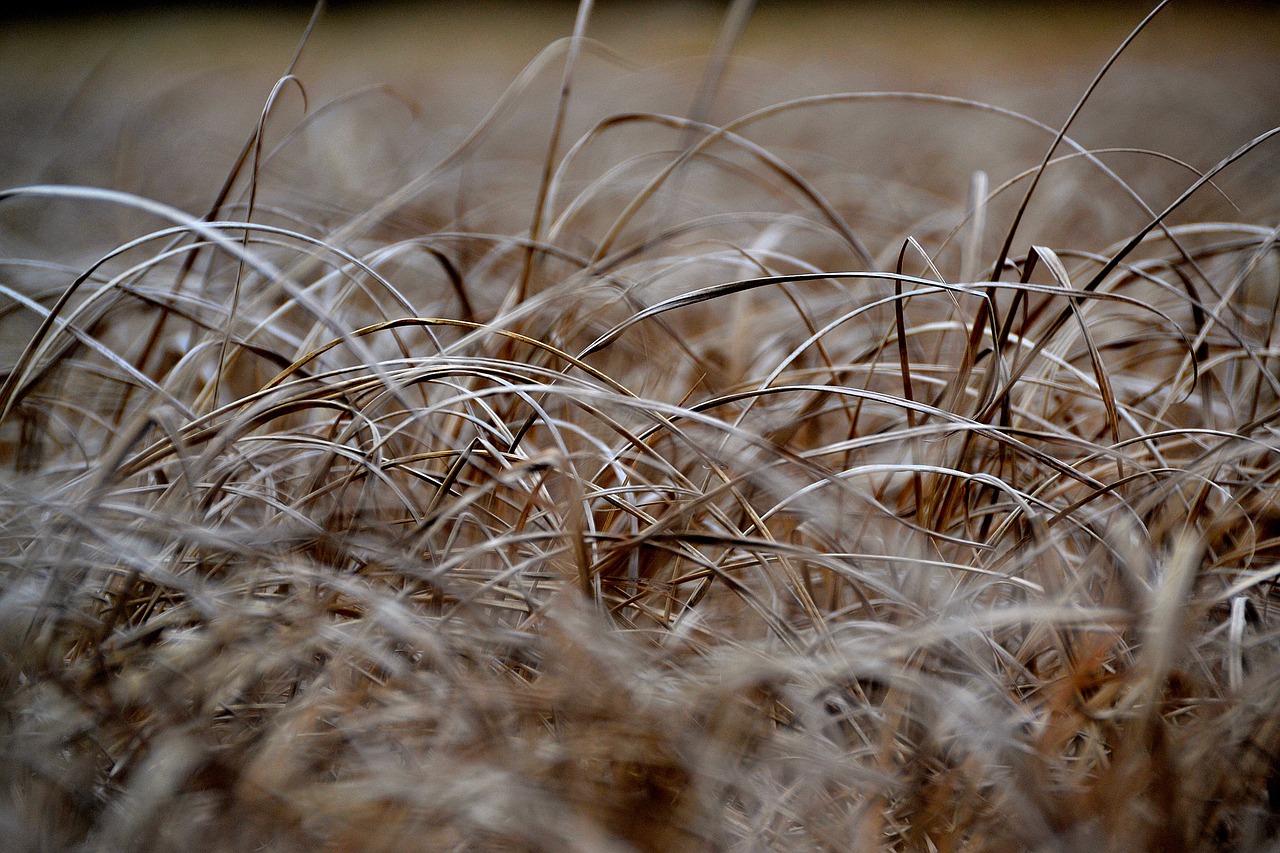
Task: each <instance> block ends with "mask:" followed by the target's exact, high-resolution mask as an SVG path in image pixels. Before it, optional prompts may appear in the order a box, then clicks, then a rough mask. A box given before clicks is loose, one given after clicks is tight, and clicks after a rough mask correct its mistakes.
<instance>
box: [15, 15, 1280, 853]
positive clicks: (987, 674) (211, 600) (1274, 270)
mask: <svg viewBox="0 0 1280 853" xmlns="http://www.w3.org/2000/svg"><path fill="white" fill-rule="evenodd" d="M744 5H745V4H741V3H739V4H735V5H734V6H733V7H732V9H731V11H730V13H729V14H728V15H727V16H726V18H725V24H724V30H723V31H722V34H721V38H720V39H719V41H718V42H717V48H716V49H715V50H713V51H712V53H711V55H710V58H709V59H707V60H706V61H705V62H704V63H703V64H702V65H701V67H700V68H699V69H698V73H697V74H695V75H688V74H686V73H685V71H687V70H688V69H687V67H684V66H678V65H677V66H664V67H658V68H637V67H634V66H633V65H631V64H628V62H627V61H626V60H624V59H622V58H621V57H619V56H616V55H614V54H611V53H610V51H609V49H608V48H607V47H604V46H602V45H600V44H598V43H594V42H591V41H588V40H584V39H582V38H576V37H575V38H566V39H564V40H562V41H558V42H555V43H553V44H551V45H550V46H548V47H547V49H546V51H545V52H544V53H543V54H542V55H541V56H540V57H539V58H538V59H537V60H535V62H534V63H532V64H531V65H530V66H529V69H528V70H527V71H526V72H525V73H524V74H522V75H521V76H519V77H518V78H517V79H516V80H515V82H514V83H513V84H512V86H511V88H510V90H509V91H508V93H507V94H506V95H504V96H503V97H502V99H501V100H499V101H498V103H497V105H496V106H495V107H494V109H493V110H492V112H491V113H490V114H489V115H488V116H487V117H485V118H483V120H481V121H479V123H478V124H476V125H475V126H474V128H472V129H469V130H468V131H467V133H466V134H465V135H464V134H460V133H457V132H454V131H452V130H447V131H446V132H440V133H435V134H434V135H432V134H430V133H427V132H426V131H425V130H424V128H432V127H434V126H435V125H433V122H432V116H431V115H424V114H423V113H422V112H421V111H418V110H417V107H416V106H415V103H414V102H413V101H412V100H411V99H410V98H408V97H407V96H406V95H405V94H404V93H403V92H402V91H400V90H397V89H375V90H368V91H365V92H363V93H358V94H356V95H353V96H351V97H341V98H336V99H334V100H332V101H330V102H326V103H316V102H314V101H313V102H309V103H308V104H307V109H306V111H305V113H304V112H303V111H302V109H301V103H302V99H301V98H300V97H299V90H300V89H302V88H305V86H306V85H307V80H305V79H302V80H299V79H298V78H297V77H295V76H293V75H292V72H293V70H295V69H293V68H292V67H290V68H289V69H288V71H287V72H286V73H285V74H284V75H283V76H282V77H281V79H280V83H279V84H278V86H277V87H276V88H275V89H273V90H272V91H271V95H270V97H267V98H265V99H264V100H262V101H260V102H259V109H260V110H261V112H262V116H263V119H262V121H261V122H260V123H259V124H258V125H257V126H256V127H254V126H252V124H250V125H249V126H245V127H243V128H239V129H236V130H235V132H239V133H243V134H244V135H247V142H246V143H245V144H244V147H243V149H241V150H240V152H239V153H240V156H239V157H238V158H237V157H235V155H234V152H233V153H232V155H231V156H230V157H228V158H226V159H225V160H219V161H217V162H213V161H212V160H210V161H193V160H192V159H191V158H188V159H181V158H180V157H177V155H173V156H168V157H167V158H166V156H165V154H164V152H166V151H170V150H173V151H177V150H179V149H182V148H183V146H184V145H185V144H187V143H186V142H184V140H187V139H189V135H188V134H189V132H191V133H194V132H199V131H198V129H197V126H196V125H192V126H191V129H188V128H187V126H185V125H184V124H183V121H185V120H186V118H187V117H189V116H192V115H193V113H194V111H192V110H190V109H188V110H187V112H183V111H182V110H181V109H178V108H177V106H176V104H177V101H175V100H170V101H168V102H166V104H167V106H166V105H164V104H162V105H161V107H159V108H155V110H154V111H152V112H147V113H145V115H146V116H147V121H150V122H152V123H151V124H147V123H146V122H142V121H140V122H135V123H134V124H132V125H129V124H126V125H124V126H123V129H122V130H119V131H118V132H117V134H116V135H115V136H114V137H113V138H112V139H111V140H109V143H110V144H109V145H108V146H107V147H109V148H111V150H110V152H109V156H103V149H102V147H99V148H94V147H93V141H92V140H90V139H88V138H87V137H90V136H92V134H91V133H88V132H87V131H88V128H87V127H76V126H71V127H67V128H64V130H65V132H66V133H67V134H68V135H69V136H70V137H71V138H74V139H76V140H78V142H77V144H78V145H80V146H81V147H80V149H79V150H81V151H82V152H83V157H82V159H80V160H78V161H76V162H75V163H73V164H72V165H73V166H74V168H72V167H71V166H66V167H64V168H65V169H66V170H69V171H70V172H72V173H74V172H75V171H76V169H79V170H80V174H81V175H84V174H85V173H89V174H87V176H85V177H83V178H82V179H81V180H78V182H77V183H74V184H68V183H52V182H50V181H48V180H44V181H42V182H40V183H38V184H34V185H29V186H25V187H16V188H12V189H6V190H2V191H0V311H2V312H3V313H2V314H0V336H2V337H0V355H2V356H3V365H2V368H3V374H0V462H3V470H4V473H3V475H2V477H0V685H2V686H0V703H2V704H3V715H0V791H2V792H3V794H2V795H0V838H2V839H3V840H4V842H5V843H4V849H6V850H12V851H37V850H40V851H44V850H48V851H53V850H76V851H99V850H101V851H187V850H217V851H248V850H260V849H261V850H271V851H313V850H324V851H375V850H377V851H384V850H385V851H407V850H424V851H445V850H459V851H461V850H474V851H481V850H545V851H564V850H576V851H590V852H591V853H596V851H627V850H640V851H685V850H688V851H695V850H725V851H730V850H744V851H745V850H779V851H782V850H788V851H809V850H830V851H847V850H868V851H870V850H880V849H885V850H922V851H924V850H976V851H1019V850H1035V851H1057V850H1061V851H1069V850H1070V851H1074V850H1114V851H1133V850H1161V851H1193V850H1195V851H1199V850H1241V849H1278V848H1277V846H1276V842H1275V841H1273V839H1274V838H1275V837H1276V832H1277V829H1278V828H1280V599H1278V598H1277V595H1276V590H1275V588H1274V582H1275V579H1276V577H1277V576H1280V503H1278V492H1277V489H1278V488H1280V450H1278V449H1277V448H1278V439H1280V435H1278V434H1277V420H1278V419H1280V374H1278V369H1277V367H1278V365H1280V340H1277V335H1278V334H1280V330H1278V329H1277V322H1276V315H1277V306H1278V304H1280V251H1278V249H1277V243H1276V241H1277V235H1278V233H1280V231H1278V229H1277V222H1278V221H1280V220H1278V219H1277V216H1278V214H1280V179H1277V176H1276V173H1277V171H1280V170H1277V168H1276V163H1277V150H1280V148H1278V146H1280V140H1277V139H1275V138H1273V137H1272V136H1271V132H1270V131H1269V130H1267V127H1268V123H1270V124H1275V123H1276V118H1277V111H1276V109H1275V107H1276V102H1275V101H1274V100H1271V99H1269V97H1268V96H1266V95H1259V94H1258V93H1256V92H1254V91H1252V90H1250V89H1249V88H1248V83H1247V82H1241V81H1247V80H1248V79H1249V78H1248V74H1247V69H1243V68H1237V69H1235V70H1234V71H1233V70H1232V69H1230V68H1225V69H1221V73H1222V74H1223V75H1225V76H1224V78H1223V81H1222V83H1221V85H1220V86H1219V87H1218V88H1212V87H1209V84H1208V83H1206V82H1205V80H1204V79H1203V78H1196V79H1199V80H1200V84H1201V85H1202V87H1208V88H1202V89H1200V90H1191V89H1179V86H1180V85H1182V84H1180V83H1178V82H1176V80H1175V78H1173V77H1172V76H1170V77H1168V78H1167V79H1166V87H1165V89H1164V90H1163V91H1162V92H1161V93H1160V94H1161V95H1162V96H1163V97H1164V98H1165V99H1166V100H1165V101H1161V102H1159V103H1163V104H1164V105H1165V106H1163V107H1156V106H1152V102H1151V101H1150V100H1144V98H1148V99H1149V97H1150V95H1151V92H1150V91H1148V90H1144V89H1142V88H1141V87H1140V86H1138V85H1136V84H1135V83H1134V80H1135V78H1126V77H1125V76H1124V75H1125V73H1126V72H1125V71H1124V70H1123V69H1124V67H1125V63H1126V61H1127V60H1128V59H1129V58H1130V57H1129V54H1126V53H1124V52H1120V53H1119V58H1118V60H1117V63H1116V66H1115V69H1114V70H1112V71H1107V69H1106V66H1104V65H1103V64H1102V60H1104V59H1105V57H1106V50H1103V51H1102V53H1101V54H1100V57H1097V58H1096V59H1097V61H1096V62H1095V63H1094V66H1093V72H1099V73H1100V72H1103V71H1106V72H1107V73H1100V82H1099V84H1098V87H1097V90H1096V94H1090V92H1091V89H1090V87H1089V75H1088V74H1086V75H1085V76H1083V77H1078V76H1077V77H1072V83H1071V85H1072V87H1073V88H1072V94H1073V97H1078V96H1080V95H1086V96H1087V97H1085V98H1084V99H1082V101H1081V104H1082V107H1081V110H1080V112H1079V122H1077V121H1076V114H1075V113H1074V112H1073V111H1072V110H1071V107H1070V104H1067V106H1066V107H1065V108H1064V109H1063V110H1062V112H1061V114H1056V115H1055V117H1052V118H1049V119H1048V120H1044V119H1037V118H1032V117H1030V116H1029V115H1026V114H1024V113H1022V112H1019V111H1017V110H1014V109H1011V108H1009V107H1008V106H1006V105H1004V104H1001V103H986V102H982V101H978V100H972V99H967V98H964V97H960V96H958V95H954V94H949V95H945V96H944V95H936V96H935V95H927V94H908V93H901V92H887V91H880V92H868V91H861V92H839V91H838V90H837V91H836V93H834V94H819V95H815V94H812V93H808V94H805V95H804V96H802V97H794V98H793V97H789V96H788V94H787V93H786V92H785V91H783V90H785V88H786V85H787V83H786V81H785V80H784V79H781V78H782V77H783V75H780V74H778V73H777V72H774V71H770V70H768V69H767V68H766V69H763V70H762V69H761V68H759V67H756V66H753V65H752V64H750V63H736V62H730V61H729V51H730V48H731V47H732V45H733V43H734V41H735V34H736V33H735V28H736V27H738V26H739V25H740V24H742V23H743V21H742V20H738V19H736V18H735V13H736V11H740V8H741V7H743V6H744ZM587 11H589V4H584V6H583V8H582V10H580V12H579V20H578V23H577V32H578V34H579V35H581V34H582V32H583V31H584V27H586V31H587V32H589V23H590V22H589V16H588V15H587V14H586V12H587ZM1162 14H1163V13H1162ZM1257 14H1259V15H1262V14H1264V13H1262V12H1259V13H1257ZM1141 17H1142V13H1139V14H1137V15H1136V16H1134V18H1133V20H1132V21H1130V22H1129V23H1128V24H1127V25H1126V26H1127V27H1130V28H1132V27H1133V26H1135V25H1136V24H1137V21H1138V20H1140V19H1141ZM1161 20H1162V19H1161V18H1160V17H1159V16H1158V15H1157V16H1156V18H1155V19H1154V20H1153V22H1152V23H1151V24H1150V27H1149V30H1150V31H1156V30H1158V28H1159V26H1160V25H1161ZM1206 26H1209V24H1206ZM320 27H321V28H322V29H323V27H324V23H323V20H322V22H321V24H320ZM1139 29H1141V28H1139ZM1147 35H1148V33H1147V32H1138V33H1137V35H1136V39H1137V40H1136V41H1135V43H1134V44H1135V48H1134V50H1138V49H1139V48H1138V47H1137V45H1139V44H1140V43H1141V40H1142V39H1143V38H1146V37H1147ZM1125 36H1126V31H1125V30H1119V31H1116V32H1113V33H1111V34H1110V36H1109V37H1110V39H1111V44H1112V45H1113V46H1119V45H1121V43H1122V42H1123V40H1124V38H1125ZM1151 37H1152V38H1155V36H1154V35H1153V36H1151ZM303 55H304V56H305V52H304V54H303ZM1093 59H1095V58H1092V57H1091V58H1090V61H1092V60H1093ZM682 69H683V70H682ZM1161 73H1164V72H1161ZM1233 74H1235V75H1236V76H1232V75H1233ZM1155 76H1157V77H1158V76H1159V75H1155ZM1147 79H1148V80H1149V79H1151V78H1147ZM1125 81H1128V83H1129V84H1130V88H1128V89H1126V88H1125ZM1138 81H1139V82H1141V78H1138ZM810 82H812V81H810ZM770 84H773V88H770ZM198 85H201V84H197V83H195V82H188V83H187V84H186V87H185V88H182V89H180V90H179V91H180V92H191V91H196V92H200V91H201V90H200V89H199V88H198ZM203 85H208V83H207V81H206V82H205V83H204V84H203ZM1206 91H1211V92H1212V93H1213V95H1212V97H1203V96H1202V93H1203V92H1206ZM780 92H781V94H780ZM1188 92H1193V94H1191V95H1188V94H1187V93H1188ZM1101 104H1108V105H1112V106H1110V107H1106V108H1103V107H1102V106H1100V105H1101ZM1114 105H1119V106H1118V107H1117V106H1114ZM1170 105H1172V107H1171V106H1170ZM1179 106H1180V107H1181V108H1182V109H1184V110H1185V112H1184V113H1182V114H1173V115H1171V114H1170V113H1169V112H1168V111H1167V110H1168V109H1172V108H1175V107H1179ZM1091 109H1097V111H1098V114H1095V115H1094V119H1096V120H1092V119H1090V118H1089V116H1090V110H1091ZM163 110H168V111H169V112H168V113H165V112H164V111H163ZM206 112H207V111H206ZM157 115H158V116H159V118H158V119H157V118H156V117H157ZM215 115H216V114H215ZM191 120H192V121H193V122H194V121H195V119H194V118H192V119H191ZM1091 122H1092V123H1091ZM1121 127H1136V128H1139V129H1140V130H1144V131H1146V132H1147V133H1148V134H1149V135H1153V136H1156V137H1157V140H1156V141H1157V142H1158V141H1159V138H1160V137H1161V135H1162V134H1164V135H1166V138H1167V141H1168V143H1169V144H1168V146H1167V147H1161V146H1159V145H1156V146H1154V147H1153V146H1148V147H1141V146H1139V145H1136V144H1133V143H1130V142H1128V141H1125V140H1127V139H1128V137H1126V136H1125V135H1124V134H1123V133H1122V132H1119V131H1116V138H1114V139H1113V138H1108V134H1109V133H1110V132H1111V131H1115V130H1116V129H1117V128H1121ZM148 128H149V131H150V132H144V130H146V129H148ZM1077 129H1079V130H1080V131H1081V134H1079V135H1078V134H1077V132H1076V131H1077ZM223 130H224V131H225V130H226V128H225V127H224V128H223ZM1086 137H1087V138H1088V140H1089V141H1088V143H1087V144H1085V143H1084V142H1082V140H1084V139H1085V138H1086ZM242 141H243V137H242ZM104 144H105V143H104ZM130 145H135V146H137V148H136V150H135V149H129V150H127V151H126V152H125V154H124V155H122V154H120V151H119V150H118V149H128V148H129V146H130ZM112 146H114V147H112ZM25 156H26V157H27V158H28V161H30V159H31V158H32V157H35V156H36V154H35V153H33V152H32V151H26V152H25ZM24 162H27V161H24ZM122 164H124V165H125V166H127V168H124V167H122ZM95 170H96V172H95ZM55 171H56V170H55ZM95 174H96V178H95V177H94V175H95ZM46 177H47V175H46ZM53 177H57V175H56V174H55V175H53ZM224 180H225V183H224V184H222V186H221V187H219V185H218V184H219V182H220V181H224Z"/></svg>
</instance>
